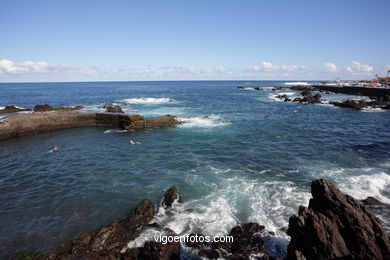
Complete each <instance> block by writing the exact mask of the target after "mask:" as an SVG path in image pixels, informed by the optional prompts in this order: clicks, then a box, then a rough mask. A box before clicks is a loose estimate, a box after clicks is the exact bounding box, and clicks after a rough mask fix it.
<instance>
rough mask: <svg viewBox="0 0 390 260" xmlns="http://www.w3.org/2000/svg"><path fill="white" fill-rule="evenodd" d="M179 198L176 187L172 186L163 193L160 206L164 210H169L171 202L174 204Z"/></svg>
mask: <svg viewBox="0 0 390 260" xmlns="http://www.w3.org/2000/svg"><path fill="white" fill-rule="evenodd" d="M179 196H180V194H179V191H178V190H177V187H176V186H172V187H170V188H169V189H168V190H167V191H166V192H165V195H164V198H163V200H162V202H161V205H162V206H163V207H164V208H170V207H171V206H172V204H173V202H175V201H176V200H179Z"/></svg>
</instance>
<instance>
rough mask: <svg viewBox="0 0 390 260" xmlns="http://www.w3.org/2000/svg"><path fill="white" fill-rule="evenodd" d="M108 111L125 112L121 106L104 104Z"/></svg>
mask: <svg viewBox="0 0 390 260" xmlns="http://www.w3.org/2000/svg"><path fill="white" fill-rule="evenodd" d="M103 108H105V109H106V112H108V113H124V112H123V110H122V108H121V107H120V106H103Z"/></svg>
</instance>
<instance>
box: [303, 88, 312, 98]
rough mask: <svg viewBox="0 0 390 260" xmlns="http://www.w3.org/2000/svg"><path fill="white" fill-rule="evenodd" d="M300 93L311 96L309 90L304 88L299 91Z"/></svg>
mask: <svg viewBox="0 0 390 260" xmlns="http://www.w3.org/2000/svg"><path fill="white" fill-rule="evenodd" d="M301 95H302V96H304V97H307V96H312V94H311V90H308V89H305V90H304V91H302V92H301Z"/></svg>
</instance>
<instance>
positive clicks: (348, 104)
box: [330, 99, 368, 110]
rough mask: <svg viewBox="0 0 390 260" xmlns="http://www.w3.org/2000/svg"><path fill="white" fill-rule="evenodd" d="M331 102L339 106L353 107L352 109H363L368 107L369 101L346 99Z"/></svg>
mask: <svg viewBox="0 0 390 260" xmlns="http://www.w3.org/2000/svg"><path fill="white" fill-rule="evenodd" d="M330 104H333V105H335V106H338V107H343V108H351V109H356V110H361V109H363V108H365V107H367V106H368V105H367V103H366V102H365V101H362V100H361V101H355V100H350V99H348V100H345V101H344V102H330Z"/></svg>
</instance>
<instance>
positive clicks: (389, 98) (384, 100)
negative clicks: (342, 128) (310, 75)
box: [237, 85, 390, 110]
mask: <svg viewBox="0 0 390 260" xmlns="http://www.w3.org/2000/svg"><path fill="white" fill-rule="evenodd" d="M237 88H238V89H245V88H244V87H241V86H238V87H237ZM349 88H351V87H343V88H341V87H323V86H299V85H297V86H291V87H273V88H272V89H271V90H272V91H285V90H292V91H300V94H301V96H302V97H297V98H294V99H290V97H289V96H288V95H286V94H281V95H276V96H275V97H276V98H277V99H280V100H282V101H284V102H293V103H304V104H329V105H333V106H337V107H342V108H350V109H354V110H361V109H364V108H377V109H385V110H389V109H390V94H389V93H390V91H384V90H381V91H375V89H369V90H366V91H362V90H360V92H358V91H357V90H351V91H350V90H349ZM356 88H357V87H355V89H356ZM252 89H253V90H257V91H261V90H265V89H264V88H260V87H254V88H252ZM338 89H340V91H338ZM341 89H342V90H341ZM345 89H347V90H345ZM358 89H359V88H358ZM360 89H362V88H360ZM385 90H387V89H385ZM312 92H321V93H326V94H337V93H342V94H351V95H360V94H362V95H366V96H367V97H369V98H370V101H367V100H354V99H347V100H345V101H343V102H336V101H326V100H323V99H322V96H321V94H319V93H317V94H315V95H313V93H312Z"/></svg>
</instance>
